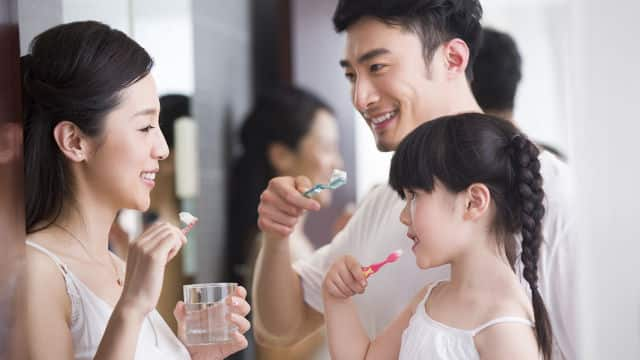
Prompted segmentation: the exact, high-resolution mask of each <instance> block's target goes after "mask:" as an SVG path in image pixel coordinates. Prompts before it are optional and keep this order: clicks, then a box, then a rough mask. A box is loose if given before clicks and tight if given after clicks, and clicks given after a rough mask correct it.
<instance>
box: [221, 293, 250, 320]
mask: <svg viewBox="0 0 640 360" xmlns="http://www.w3.org/2000/svg"><path fill="white" fill-rule="evenodd" d="M226 303H227V305H228V306H229V308H230V309H231V311H232V312H234V313H236V314H240V315H242V316H247V314H248V313H249V312H250V311H251V306H250V305H249V303H248V302H247V301H246V300H244V299H243V298H240V297H237V296H229V297H228V298H227V299H226Z"/></svg>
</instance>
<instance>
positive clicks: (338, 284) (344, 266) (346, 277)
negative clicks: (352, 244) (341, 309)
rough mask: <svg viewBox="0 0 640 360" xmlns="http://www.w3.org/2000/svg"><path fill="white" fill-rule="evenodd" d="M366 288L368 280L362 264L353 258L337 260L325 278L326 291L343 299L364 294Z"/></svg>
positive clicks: (347, 257) (345, 257)
mask: <svg viewBox="0 0 640 360" xmlns="http://www.w3.org/2000/svg"><path fill="white" fill-rule="evenodd" d="M366 287H367V280H366V278H365V277H364V275H363V273H362V270H361V267H360V263H358V261H357V260H356V259H354V258H353V257H351V256H344V257H342V258H340V259H339V260H337V261H336V262H335V263H334V264H333V266H332V267H331V269H330V270H329V272H328V273H327V276H326V278H325V289H326V291H327V292H328V293H329V294H330V295H332V296H334V297H337V298H341V299H344V298H348V297H351V296H354V295H355V294H362V293H364V291H365V289H366Z"/></svg>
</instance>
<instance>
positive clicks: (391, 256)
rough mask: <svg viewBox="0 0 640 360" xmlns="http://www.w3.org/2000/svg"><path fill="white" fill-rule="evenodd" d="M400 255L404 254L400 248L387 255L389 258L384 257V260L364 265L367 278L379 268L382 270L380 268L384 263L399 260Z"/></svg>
mask: <svg viewBox="0 0 640 360" xmlns="http://www.w3.org/2000/svg"><path fill="white" fill-rule="evenodd" d="M400 255H402V250H401V249H398V250H396V251H394V252H392V253H391V254H389V256H387V258H386V259H384V260H383V261H381V262H379V263H375V264H371V265H369V266H365V267H363V268H362V272H364V276H365V277H366V278H369V276H371V275H373V274H375V273H377V272H378V270H380V268H381V267H383V266H384V265H386V264H389V263H392V262H394V261H396V260H398V258H400Z"/></svg>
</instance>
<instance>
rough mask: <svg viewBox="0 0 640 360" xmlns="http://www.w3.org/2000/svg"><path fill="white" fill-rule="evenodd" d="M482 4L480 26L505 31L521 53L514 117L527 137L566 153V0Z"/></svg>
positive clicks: (498, 0)
mask: <svg viewBox="0 0 640 360" xmlns="http://www.w3.org/2000/svg"><path fill="white" fill-rule="evenodd" d="M482 5H483V9H484V16H483V20H482V23H483V25H485V26H490V27H493V28H496V29H497V30H500V31H505V32H507V33H509V34H510V35H511V36H512V37H513V38H514V40H515V41H516V43H517V44H518V48H519V50H520V53H521V55H522V81H521V83H520V86H519V88H518V93H517V96H516V103H515V112H514V115H515V116H514V118H515V120H516V122H517V123H518V125H519V126H520V127H521V128H522V129H523V130H524V131H525V132H526V133H527V134H528V135H529V136H531V137H532V138H534V139H536V140H538V141H543V142H545V143H548V144H551V145H554V146H556V147H557V148H559V149H560V150H561V151H562V152H564V153H566V151H567V149H568V132H567V109H566V93H565V91H564V89H565V88H564V79H565V74H566V61H565V60H566V59H567V58H568V54H567V51H568V50H567V41H568V35H569V33H568V29H567V27H566V16H567V14H568V0H544V1H543V0H536V1H534V0H518V1H513V0H512V1H506V0H485V1H482Z"/></svg>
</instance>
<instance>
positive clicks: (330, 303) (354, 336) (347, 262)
mask: <svg viewBox="0 0 640 360" xmlns="http://www.w3.org/2000/svg"><path fill="white" fill-rule="evenodd" d="M363 280H364V281H365V282H364V285H363V283H362V281H363ZM365 288H366V280H365V279H364V276H363V275H362V270H361V265H360V264H359V263H358V262H357V261H355V259H353V258H352V257H350V256H345V257H343V258H341V259H339V260H338V261H336V263H334V265H333V266H332V267H331V269H330V270H329V272H327V276H326V278H325V281H324V284H323V299H324V306H325V317H326V322H327V334H328V337H329V348H330V352H331V358H332V359H334V360H340V359H348V360H353V359H367V360H370V359H397V358H398V355H399V354H400V345H401V342H402V332H403V331H404V330H405V329H406V328H407V326H408V325H409V320H410V319H411V316H413V313H414V310H415V308H416V306H417V304H418V303H419V302H420V300H421V299H422V298H423V297H424V295H425V292H426V289H423V290H422V291H420V292H419V293H418V294H417V295H416V296H415V297H414V299H413V300H412V301H411V302H410V303H409V304H408V305H407V307H406V308H405V309H404V310H403V311H402V312H401V313H400V314H399V315H398V316H397V317H396V318H395V320H394V321H393V322H392V323H391V324H389V326H388V327H387V328H386V329H385V330H384V331H383V332H382V333H381V334H379V335H378V336H377V337H376V338H375V340H373V341H371V340H370V338H369V336H368V334H367V332H366V330H365V329H364V327H363V326H362V323H361V322H360V319H359V317H358V313H357V310H356V307H355V305H354V304H353V302H352V301H351V299H350V297H351V296H353V295H354V294H356V293H363V292H364V291H365Z"/></svg>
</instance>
